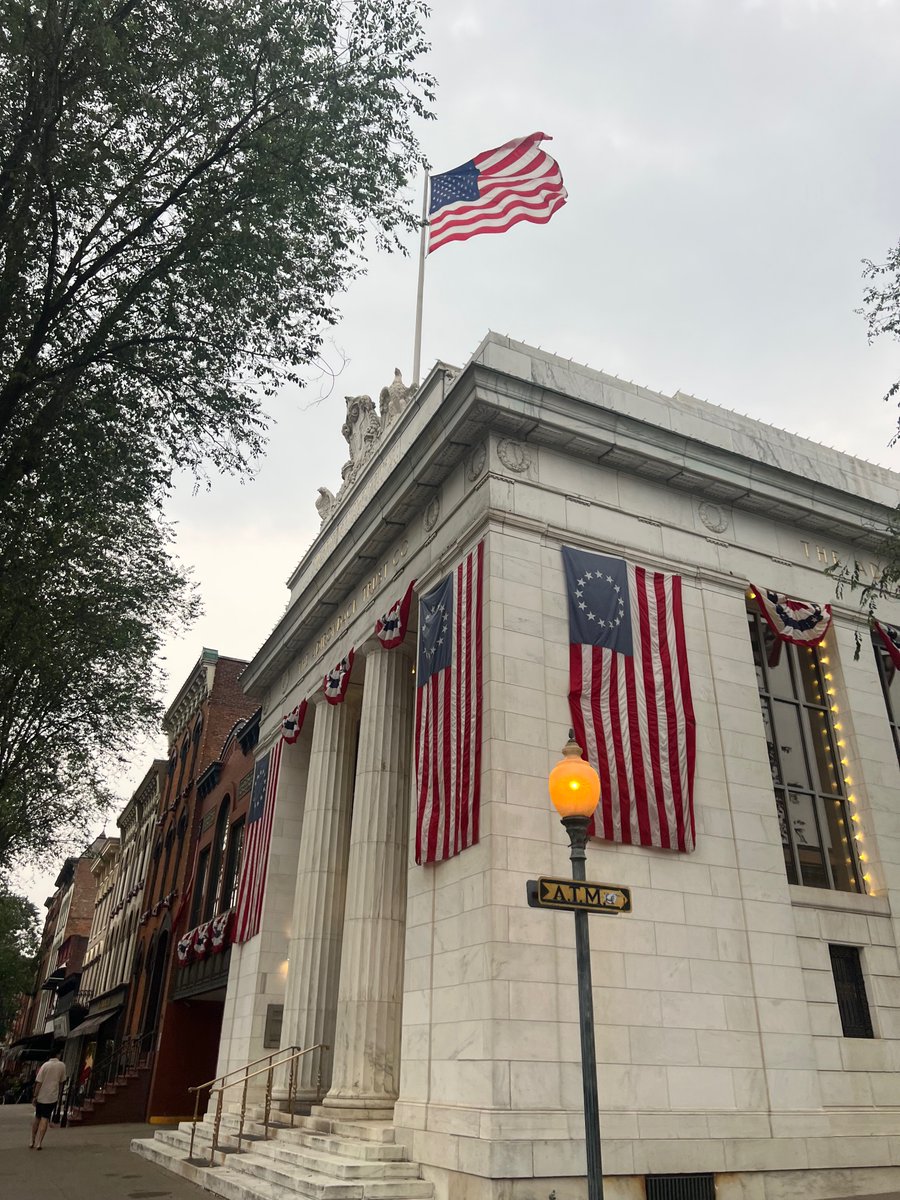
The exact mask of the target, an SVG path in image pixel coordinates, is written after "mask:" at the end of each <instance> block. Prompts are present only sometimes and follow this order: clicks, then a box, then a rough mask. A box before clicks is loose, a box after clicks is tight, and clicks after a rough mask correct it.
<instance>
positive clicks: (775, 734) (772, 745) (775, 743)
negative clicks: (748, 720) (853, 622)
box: [747, 601, 865, 895]
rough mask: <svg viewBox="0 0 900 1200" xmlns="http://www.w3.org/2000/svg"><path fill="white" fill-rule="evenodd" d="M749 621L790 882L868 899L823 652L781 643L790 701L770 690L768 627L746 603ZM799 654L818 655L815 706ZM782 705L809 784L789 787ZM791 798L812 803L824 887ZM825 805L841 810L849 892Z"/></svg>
mask: <svg viewBox="0 0 900 1200" xmlns="http://www.w3.org/2000/svg"><path fill="white" fill-rule="evenodd" d="M747 619H748V632H749V636H750V639H751V645H752V652H753V660H754V668H755V672H756V677H757V692H758V695H759V703H760V710H761V713H762V717H763V727H764V733H765V737H766V745H767V750H768V755H769V766H770V769H771V773H772V791H773V794H774V797H775V804H776V811H777V813H778V823H779V828H780V831H781V839H782V848H783V850H784V858H785V871H786V874H787V878H788V882H789V883H790V884H793V885H799V886H801V887H816V888H820V889H821V890H824V891H834V892H842V893H845V894H850V895H861V894H864V893H865V885H864V881H863V872H862V870H861V867H860V863H859V860H858V858H857V855H856V850H855V847H854V845H853V838H852V837H851V836H850V830H851V824H850V813H849V811H848V807H847V791H846V789H845V787H844V780H843V773H842V772H841V771H840V769H839V768H840V762H841V756H840V753H839V750H840V746H839V741H840V739H839V737H838V730H836V729H835V725H834V721H833V719H832V713H831V705H830V703H829V701H828V694H829V689H828V688H827V686H826V683H827V680H826V675H827V672H826V670H825V667H826V665H827V664H826V663H825V662H823V659H822V656H821V654H820V653H819V647H815V646H801V647H798V646H795V645H794V644H793V643H791V642H786V641H782V642H781V643H780V658H781V657H783V660H784V663H785V665H786V667H787V671H788V674H789V678H790V683H791V694H790V696H788V695H784V694H782V692H781V691H779V690H778V688H777V687H773V685H772V676H771V671H773V670H775V666H774V665H773V664H771V663H770V662H769V661H768V658H767V654H766V640H765V632H766V630H767V629H768V626H767V624H766V621H765V618H764V617H763V616H762V614H761V613H760V611H759V608H758V606H757V605H756V604H754V603H753V602H752V601H750V602H748V604H747ZM800 650H803V651H805V652H807V653H809V654H812V655H815V663H816V667H817V671H818V683H819V685H820V687H821V694H822V702H821V703H817V702H816V701H815V700H813V699H811V698H810V696H809V695H808V694H807V692H806V691H805V690H804V685H803V683H802V681H801V672H802V666H803V664H802V663H801V661H800V657H799V651H800ZM778 706H789V707H790V709H791V710H792V718H791V719H792V729H791V732H792V733H793V732H794V730H793V723H794V718H795V719H796V733H797V737H798V745H799V749H800V750H801V752H802V759H803V761H802V769H803V771H804V772H805V775H806V778H807V781H808V782H807V783H806V784H796V783H789V782H787V780H788V779H789V778H790V774H791V772H790V770H789V769H787V768H786V766H785V761H784V759H785V750H786V747H785V745H784V744H783V743H782V741H781V739H782V738H784V737H785V736H786V734H785V725H784V719H785V718H784V716H782V718H781V725H780V731H781V732H779V725H778V724H777V714H779V713H780V712H781V711H782V710H781V709H780V708H779V707H778ZM812 713H816V714H820V715H821V718H822V719H824V722H825V729H824V732H825V734H826V735H827V738H828V750H829V753H830V756H831V758H832V760H833V762H834V766H835V771H834V779H833V781H832V784H833V786H832V790H831V791H829V790H827V787H826V781H825V780H824V779H823V776H822V771H821V769H820V768H821V759H820V756H819V755H818V753H817V750H816V746H815V744H814V738H813V728H812V717H811V714H812ZM792 796H796V797H797V798H798V799H805V800H806V801H808V802H809V805H810V808H811V810H812V815H813V819H814V823H815V836H816V842H815V843H814V844H812V843H808V845H809V846H810V848H811V849H814V850H815V851H816V853H817V854H818V857H819V859H820V864H821V870H822V873H823V875H824V878H825V882H824V883H822V882H817V881H816V880H815V879H814V878H810V876H811V875H812V874H813V871H814V864H813V863H812V862H809V863H807V864H804V861H803V859H802V857H801V853H800V850H801V849H802V843H798V839H797V836H796V835H797V830H796V828H795V822H794V821H793V820H792V819H791V815H790V808H789V805H790V801H791V797H792ZM826 803H832V804H836V805H837V806H838V809H839V813H840V816H839V817H837V818H836V825H837V826H838V827H840V830H841V831H842V832H840V837H841V840H842V841H843V842H844V844H845V847H846V854H845V859H846V860H848V861H847V874H848V877H849V881H850V884H851V886H850V887H845V886H843V885H838V884H836V883H835V877H834V864H833V862H832V859H831V855H832V854H833V855H835V856H837V855H838V854H839V853H840V849H839V848H838V847H836V846H835V845H833V844H832V845H831V850H830V852H829V843H830V842H833V840H834V839H833V837H832V836H831V831H830V827H829V821H828V814H827V811H826V808H825V805H826ZM785 839H786V840H785ZM804 865H806V877H805V876H804Z"/></svg>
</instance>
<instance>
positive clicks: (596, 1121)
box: [549, 729, 603, 1200]
mask: <svg viewBox="0 0 900 1200" xmlns="http://www.w3.org/2000/svg"><path fill="white" fill-rule="evenodd" d="M549 783H550V799H551V800H552V801H553V805H554V807H555V808H556V811H557V812H558V813H559V815H560V817H561V818H562V824H563V825H564V826H565V830H566V833H567V834H568V835H569V847H570V849H569V858H570V859H571V862H572V878H573V879H585V878H586V875H585V847H586V846H587V840H588V825H589V824H590V820H591V817H592V816H593V815H594V810H595V809H596V807H597V804H598V802H599V800H600V777H599V775H598V774H597V772H596V771H595V770H594V768H593V767H592V766H591V765H590V763H588V762H585V760H584V759H583V758H582V757H581V747H580V746H579V745H578V743H577V742H576V741H575V731H574V730H573V729H570V730H569V740H568V742H567V743H566V745H565V746H564V747H563V757H562V759H561V760H560V761H559V762H558V763H557V764H556V766H555V767H554V768H553V770H552V771H551V772H550V781H549ZM575 963H576V969H577V972H578V1023H579V1027H580V1031H581V1079H582V1086H583V1088H584V1142H585V1151H586V1154H587V1185H588V1200H603V1166H602V1163H601V1161H600V1105H599V1101H598V1098H597V1052H596V1049H595V1046H594V996H593V992H592V990H591V943H590V934H589V932H588V914H587V912H585V911H583V910H580V911H579V910H576V912H575Z"/></svg>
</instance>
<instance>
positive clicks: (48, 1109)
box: [34, 1100, 56, 1121]
mask: <svg viewBox="0 0 900 1200" xmlns="http://www.w3.org/2000/svg"><path fill="white" fill-rule="evenodd" d="M55 1108H56V1101H55V1100H52V1101H51V1102H50V1103H49V1104H41V1102H40V1100H35V1102H34V1111H35V1114H36V1115H37V1116H38V1117H43V1119H44V1120H45V1121H49V1120H50V1118H51V1117H52V1116H53V1110H54V1109H55Z"/></svg>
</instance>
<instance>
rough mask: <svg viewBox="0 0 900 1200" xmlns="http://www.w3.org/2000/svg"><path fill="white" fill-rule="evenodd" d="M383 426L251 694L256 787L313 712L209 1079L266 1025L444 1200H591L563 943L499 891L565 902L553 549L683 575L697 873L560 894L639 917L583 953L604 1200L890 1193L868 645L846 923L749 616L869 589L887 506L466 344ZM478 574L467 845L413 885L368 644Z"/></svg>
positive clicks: (812, 467)
mask: <svg viewBox="0 0 900 1200" xmlns="http://www.w3.org/2000/svg"><path fill="white" fill-rule="evenodd" d="M354 399H357V400H358V399H360V398H354ZM370 403H371V402H370ZM397 409H398V411H397V412H396V413H395V414H394V416H393V419H392V421H391V422H390V428H388V423H387V422H385V426H384V429H383V430H382V432H381V434H380V436H379V438H378V439H377V440H375V441H372V440H371V439H370V442H367V443H366V449H365V458H364V460H361V461H360V462H359V463H357V466H356V468H355V469H354V470H353V471H352V472H347V473H345V481H346V480H347V479H351V482H350V484H349V485H348V486H347V487H346V488H345V489H343V490H342V492H341V493H339V494H338V496H337V497H332V498H331V500H329V503H328V505H327V506H325V508H320V512H321V513H322V516H323V524H322V529H321V531H320V533H319V535H318V537H317V538H316V540H315V541H314V543H313V545H312V546H311V547H310V549H309V550H308V552H307V553H306V555H305V556H304V558H303V560H302V561H301V562H300V564H299V565H298V566H297V568H296V570H295V571H294V573H293V575H292V577H291V579H290V581H289V585H290V589H291V596H290V603H289V606H288V608H287V611H286V612H285V614H284V616H283V617H282V619H281V620H280V621H279V624H278V625H277V627H276V628H275V630H274V631H273V633H272V634H271V636H270V637H269V638H268V639H267V641H266V642H265V644H264V645H263V646H262V648H261V649H260V650H259V652H258V653H257V655H256V657H255V658H254V660H253V662H252V663H251V664H250V666H249V668H248V669H247V672H246V674H245V676H244V680H243V682H244V684H245V686H246V687H247V688H248V690H249V691H250V693H251V694H252V695H253V696H255V697H257V698H258V699H259V700H260V702H261V703H262V704H263V719H262V733H261V738H260V752H265V750H266V749H267V748H268V747H269V746H271V745H272V743H273V741H274V739H275V738H276V737H279V736H280V730H281V721H282V718H283V716H284V715H285V714H286V713H288V712H290V711H291V710H292V709H293V708H294V707H295V706H296V705H297V704H298V702H299V701H301V700H302V699H304V698H308V699H310V700H313V698H314V697H315V699H316V702H315V703H311V705H310V710H309V713H308V715H307V718H306V723H305V725H304V729H303V733H302V735H301V737H300V739H299V740H298V741H297V743H296V744H295V745H291V746H288V745H285V747H284V752H283V757H282V768H281V776H280V780H279V788H278V793H277V797H276V810H275V822H274V829H273V837H272V848H271V857H270V871H269V881H268V886H267V891H266V896H265V901H264V909H263V918H262V929H261V933H260V935H259V936H257V937H256V938H254V939H252V940H251V941H250V942H248V943H247V944H246V945H244V946H242V947H238V946H235V947H234V950H233V953H232V959H231V972H230V976H229V983H228V994H227V998H226V1001H225V1017H224V1023H223V1033H222V1042H221V1046H220V1057H219V1071H220V1072H225V1071H229V1070H232V1069H234V1068H235V1067H237V1066H241V1065H243V1064H244V1063H246V1062H248V1061H251V1060H254V1059H257V1058H259V1057H260V1056H261V1055H263V1054H264V1053H266V1048H265V1046H264V1036H265V1029H266V1024H267V1015H269V1014H270V1010H271V1006H273V1005H280V1006H283V1025H282V1031H281V1044H282V1045H283V1046H290V1045H303V1046H306V1045H312V1044H314V1043H316V1042H325V1043H327V1044H328V1046H329V1050H328V1052H327V1053H326V1054H324V1055H323V1056H322V1058H321V1077H319V1070H320V1067H319V1065H318V1063H316V1065H313V1060H314V1059H315V1057H316V1056H311V1057H310V1059H309V1060H308V1066H307V1067H305V1068H304V1072H303V1073H302V1076H301V1091H302V1095H303V1097H304V1099H305V1100H306V1101H307V1102H308V1103H309V1104H315V1103H316V1102H321V1106H322V1112H323V1113H324V1112H326V1111H327V1112H333V1111H334V1110H341V1111H346V1112H347V1113H352V1114H354V1116H363V1117H364V1116H375V1117H386V1116H390V1115H391V1114H392V1119H393V1123H394V1126H395V1128H396V1130H397V1137H398V1139H399V1140H402V1141H403V1142H404V1143H405V1144H406V1145H407V1146H408V1147H409V1148H410V1151H411V1154H412V1156H413V1158H414V1159H416V1160H417V1161H418V1162H419V1163H421V1164H422V1165H423V1167H424V1168H425V1170H426V1173H427V1175H428V1177H429V1178H430V1179H432V1180H433V1181H434V1183H435V1187H436V1194H437V1195H438V1196H439V1197H442V1198H447V1197H457V1196H465V1197H472V1198H473V1200H475V1198H476V1197H477V1198H481V1197H485V1198H487V1197H498V1198H499V1197H500V1196H504V1197H517V1198H521V1200H526V1198H527V1200H545V1197H546V1196H547V1195H548V1194H549V1193H550V1192H551V1191H555V1192H556V1195H557V1196H558V1197H559V1198H560V1200H568V1198H570V1197H571V1198H575V1197H580V1196H582V1195H584V1180H583V1172H584V1144H583V1123H582V1111H581V1088H580V1061H579V1047H578V1034H577V1010H576V990H575V966H574V938H573V930H572V927H571V922H570V921H569V920H568V919H566V918H565V917H564V915H562V914H553V913H547V912H542V911H540V910H534V909H530V908H528V907H527V906H526V903H525V881H526V880H527V879H528V878H533V877H534V876H536V875H539V874H556V875H565V874H567V873H568V849H567V840H566V837H565V835H564V833H563V831H562V830H561V829H560V827H559V824H558V822H557V820H556V818H555V815H554V814H553V812H552V810H551V808H550V805H549V801H548V798H547V785H546V779H547V773H548V770H549V769H550V767H551V766H552V764H553V763H554V762H555V761H556V759H557V757H558V754H559V750H560V747H561V746H562V745H563V743H564V742H565V740H566V735H567V729H568V725H569V715H568V705H567V699H566V696H567V691H568V631H567V617H566V600H565V592H564V586H563V573H562V563H561V556H560V547H561V545H562V544H563V543H570V544H576V545H579V546H583V547H584V548H587V549H595V550H598V551H600V552H604V553H609V554H614V555H621V556H623V557H626V558H629V559H631V560H633V561H637V562H640V563H643V564H645V565H647V566H651V567H656V568H659V569H663V570H670V571H674V572H677V573H679V574H681V575H682V577H683V579H684V604H685V619H686V624H687V640H688V656H689V661H690V667H691V675H692V684H693V691H694V705H695V710H696V716H697V733H698V757H697V773H696V790H695V810H696V819H697V848H696V850H695V851H694V852H693V853H692V854H690V855H677V854H673V853H670V852H665V851H655V850H649V849H643V848H637V847H629V846H619V845H612V844H609V843H603V842H594V843H592V844H591V846H590V847H589V849H588V864H587V873H588V877H589V878H593V879H603V880H609V881H614V882H615V883H618V884H624V885H627V886H629V887H630V888H632V889H633V899H634V911H633V913H632V914H631V915H629V916H627V917H622V918H615V919H609V920H607V919H605V918H597V919H596V920H595V921H594V923H593V925H592V928H591V934H592V951H593V977H594V1005H595V1014H596V1019H597V1028H596V1038H597V1046H598V1058H599V1063H598V1075H599V1089H600V1106H601V1128H602V1135H603V1155H604V1168H605V1173H606V1176H607V1192H608V1195H610V1196H614V1197H618V1196H622V1197H625V1196H628V1197H635V1198H638V1197H642V1196H643V1195H644V1191H643V1186H644V1185H643V1178H644V1177H645V1176H646V1175H650V1174H661V1173H681V1172H694V1171H703V1172H712V1173H714V1174H715V1175H716V1177H717V1184H718V1195H719V1196H720V1197H726V1198H729V1197H731V1196H741V1197H745V1196H746V1197H754V1198H755V1197H759V1198H762V1197H771V1198H772V1200H775V1198H780V1197H782V1196H788V1195H803V1196H805V1197H811V1198H815V1197H829V1196H834V1195H838V1194H844V1195H849V1194H855V1193H858V1194H863V1193H866V1192H872V1191H879V1190H888V1189H891V1188H897V1187H900V1167H896V1166H895V1165H894V1164H895V1163H898V1162H900V1142H898V1135H897V1128H898V1118H900V1083H898V1080H900V1074H898V1067H900V960H898V944H900V943H898V918H897V916H895V915H894V914H893V908H894V907H896V908H897V909H898V914H900V813H898V800H897V797H898V794H900V767H898V761H897V754H896V751H895V748H894V743H893V740H892V733H891V729H890V726H889V724H888V720H887V717H886V713H885V706H884V700H883V696H882V692H881V687H880V683H879V679H878V675H877V671H876V664H875V661H874V658H873V655H872V653H871V650H870V648H869V646H868V644H867V642H865V641H864V643H863V646H862V653H861V654H860V655H859V657H856V656H855V649H856V646H855V638H856V635H857V633H862V635H863V638H864V639H865V638H867V636H868V635H867V631H866V627H865V622H864V621H863V619H862V618H861V616H860V614H859V613H858V611H857V610H856V608H855V607H854V604H853V599H852V597H850V598H845V599H844V600H842V601H840V602H836V603H834V612H835V621H834V629H833V632H832V633H831V634H829V654H830V660H831V666H830V670H831V674H832V675H833V679H834V688H835V692H836V695H837V696H838V697H839V700H840V706H841V721H842V727H843V739H844V742H845V744H846V750H845V754H846V758H847V762H848V764H849V765H848V767H847V769H848V771H849V772H852V777H853V788H854V790H855V793H856V795H857V797H858V807H857V811H858V813H859V816H860V821H861V828H862V830H863V832H864V835H865V839H866V847H867V856H868V861H867V863H866V873H867V876H868V885H867V894H853V893H846V892H836V891H825V890H822V889H819V888H809V887H799V886H794V885H791V884H789V883H788V881H787V878H786V875H785V867H784V859H783V856H782V849H781V839H780V835H779V826H778V817H777V814H776V808H775V802H774V797H773V790H772V782H771V774H770V767H769V760H768V754H767V749H766V741H765V734H764V729H763V724H762V719H761V716H760V705H759V697H758V692H757V683H756V675H755V669H754V662H753V654H752V649H751V644H750V641H749V638H748V634H747V621H746V616H745V603H746V601H745V593H746V590H747V585H748V581H751V580H752V581H754V582H758V583H761V584H763V585H768V586H771V587H773V588H777V589H778V590H780V591H784V592H787V593H789V594H792V595H796V596H800V597H804V598H807V599H813V600H820V601H823V602H824V601H828V600H832V601H833V586H832V584H831V582H830V581H829V579H828V578H827V577H826V576H825V574H824V570H823V568H824V566H825V565H827V563H829V562H831V561H833V560H834V559H841V560H847V559H852V558H854V557H855V558H857V559H858V560H859V561H860V562H863V563H865V564H871V563H872V562H873V560H874V556H875V547H876V546H877V538H878V532H879V530H881V529H883V528H884V525H885V523H886V521H887V519H888V517H889V515H890V512H891V511H892V510H893V509H894V508H895V507H896V506H897V503H898V500H900V476H898V475H895V474H893V473H891V472H889V471H886V470H883V469H881V468H877V467H873V466H871V465H870V464H867V463H863V462H860V461H858V460H855V459H853V458H850V457H849V456H847V455H844V454H841V453H840V452H838V451H834V450H830V449H827V448H825V447H823V446H820V445H817V444H815V443H814V442H811V441H807V440H805V439H803V438H800V437H796V436H794V435H791V434H788V433H786V432H784V431H781V430H777V429H774V428H772V427H769V426H766V425H763V424H761V423H759V422H756V421H753V420H751V419H749V418H744V417H740V416H737V415H736V414H734V413H731V412H729V411H727V410H724V409H721V408H718V407H716V406H714V405H711V404H708V403H706V402H703V401H700V400H697V399H695V398H693V397H690V396H687V395H684V394H681V393H679V394H677V395H676V396H674V397H666V396H663V395H661V394H658V393H654V392H651V391H648V390H646V389H644V388H640V387H637V386H634V385H632V384H626V383H624V382H623V381H621V380H618V379H615V378H612V377H609V376H606V375H603V374H601V373H600V372H597V371H593V370H590V369H588V368H586V367H580V366H578V365H576V364H573V363H571V362H568V361H565V360H562V359H558V358H556V357H554V356H552V355H549V354H546V353H544V352H543V351H538V350H535V349H532V348H530V347H527V346H524V345H521V344H518V343H515V342H512V341H510V340H509V339H506V338H502V337H498V336H497V335H494V334H491V335H489V336H488V337H487V338H486V339H485V341H484V342H483V343H482V345H481V346H480V347H479V349H478V350H477V351H476V353H475V355H474V356H473V357H472V359H471V360H470V362H469V363H468V364H467V365H466V366H465V367H464V368H463V369H462V370H461V371H459V372H456V371H454V370H452V369H450V368H448V367H445V366H444V365H442V364H438V365H437V366H436V367H435V368H434V370H433V371H432V372H431V374H430V375H429V376H428V378H427V379H426V380H425V382H424V383H423V384H422V386H421V387H420V388H419V390H418V391H417V392H415V393H414V394H411V393H409V392H408V391H406V390H405V389H404V395H403V397H402V404H401V403H398V405H397ZM348 442H350V444H351V453H352V446H353V443H352V442H351V441H350V438H349V437H348ZM348 465H349V464H348ZM330 495H331V494H330V493H329V496H330ZM332 501H333V503H332ZM312 502H313V497H312V496H310V503H312ZM480 538H484V539H485V622H484V637H485V649H484V654H485V659H484V667H485V670H484V724H483V749H482V768H483V774H482V795H481V839H480V842H479V843H478V844H477V845H476V846H473V847H472V848H471V849H469V850H467V851H465V852H464V853H462V854H460V855H459V856H458V857H457V858H454V859H451V860H450V861H448V862H445V863H441V864H437V865H435V866H429V867H418V866H416V865H415V863H414V862H413V855H412V852H411V848H410V842H411V839H410V800H411V789H410V770H411V760H412V749H411V737H412V720H413V718H412V713H413V707H414V692H415V678H414V675H413V666H414V658H413V654H414V648H415V633H414V630H413V631H411V632H410V634H409V635H408V639H407V641H408V647H407V646H405V647H403V648H402V649H400V650H397V651H389V652H388V651H384V650H382V649H381V648H380V646H379V644H378V643H377V641H376V640H375V639H374V637H373V628H374V623H375V620H376V618H377V617H378V616H379V615H380V614H381V613H382V612H383V611H384V610H385V609H386V608H388V607H389V606H390V605H391V604H392V603H393V602H394V601H395V600H397V599H398V598H399V597H400V595H402V593H403V591H404V590H405V587H406V585H407V583H408V582H409V581H410V580H411V579H413V578H416V579H417V581H418V582H417V591H418V592H420V593H422V592H425V591H427V590H428V589H429V587H430V586H432V585H433V584H434V583H436V582H437V581H438V580H439V579H440V578H442V577H443V575H445V574H446V572H447V571H448V570H450V569H451V568H452V567H453V566H454V565H455V564H456V563H457V562H458V561H459V559H460V558H461V557H462V556H463V555H464V554H465V553H466V552H468V550H469V549H470V548H471V547H472V546H473V545H474V544H475V543H476V542H477V541H478V540H479V539H480ZM866 569H867V570H871V566H870V565H867V567H866ZM883 616H884V618H885V619H887V620H890V619H892V618H893V619H896V620H898V621H900V604H898V603H897V602H895V601H890V602H887V601H886V602H885V604H884V609H883ZM351 647H355V650H356V661H355V663H354V667H353V674H352V681H351V686H350V691H349V693H348V696H347V699H346V700H345V702H344V703H343V704H341V705H337V706H332V705H329V704H326V703H324V702H323V699H322V697H321V681H322V678H323V675H324V674H325V672H326V671H327V670H328V669H330V668H331V667H333V666H334V664H335V662H337V661H338V660H339V659H340V658H341V657H342V656H343V655H345V654H346V653H347V652H348V651H349V649H350V648H351ZM831 944H841V945H851V946H856V947H859V948H860V950H861V958H862V962H863V965H864V970H865V975H866V988H867V992H868V997H869V1003H870V1006H871V1010H872V1014H873V1020H874V1023H875V1027H876V1037H875V1038H873V1039H871V1040H865V1039H858V1038H845V1037H843V1036H842V1033H841V1024H840V1020H839V1017H838V1009H837V1004H836V1001H835V994H834V982H833V978H832V974H831V966H830V960H829V951H828V947H829V945H831ZM281 1083H282V1090H283V1086H284V1081H281ZM579 1176H581V1178H579Z"/></svg>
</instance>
